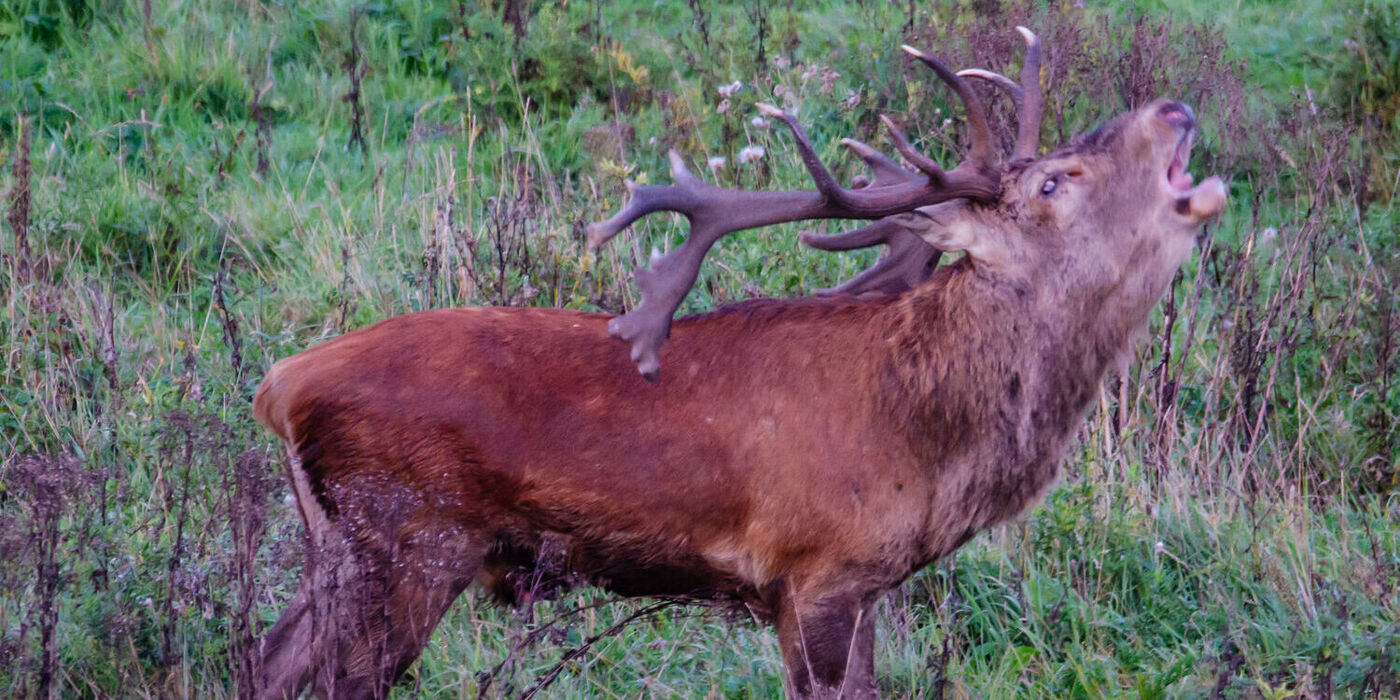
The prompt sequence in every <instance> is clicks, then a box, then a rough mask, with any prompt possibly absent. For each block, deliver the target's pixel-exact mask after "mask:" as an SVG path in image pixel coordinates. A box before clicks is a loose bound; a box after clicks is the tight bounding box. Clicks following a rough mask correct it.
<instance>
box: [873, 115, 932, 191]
mask: <svg viewBox="0 0 1400 700" xmlns="http://www.w3.org/2000/svg"><path fill="white" fill-rule="evenodd" d="M880 121H881V122H884V124H885V129H886V130H887V131H889V132H890V140H891V141H893V142H894V149H895V150H896V151H899V154H900V155H902V156H904V159H905V160H907V161H909V162H910V163H911V164H913V166H914V167H916V168H918V169H919V171H920V172H922V173H924V174H925V175H928V178H929V180H931V181H932V182H933V183H934V184H937V185H943V184H946V183H947V181H948V174H947V173H946V172H944V171H943V168H942V167H941V166H940V165H938V163H935V162H934V160H933V159H932V158H929V157H928V156H926V155H924V154H922V153H920V152H919V151H918V149H916V148H914V146H913V145H912V144H910V143H909V139H908V138H906V137H905V136H904V131H903V130H901V129H900V128H899V127H897V126H895V125H894V122H893V121H890V118H889V117H887V116H885V115H883V114H881V115H880Z"/></svg>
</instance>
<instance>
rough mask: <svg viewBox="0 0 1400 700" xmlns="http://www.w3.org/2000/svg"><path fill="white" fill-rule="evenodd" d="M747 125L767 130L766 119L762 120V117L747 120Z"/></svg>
mask: <svg viewBox="0 0 1400 700" xmlns="http://www.w3.org/2000/svg"><path fill="white" fill-rule="evenodd" d="M749 123H750V124H753V126H754V128H755V129H767V128H768V120H767V119H764V118H763V117H754V118H753V119H750V120H749Z"/></svg>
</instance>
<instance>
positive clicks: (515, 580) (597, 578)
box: [476, 531, 771, 618]
mask: <svg viewBox="0 0 1400 700" xmlns="http://www.w3.org/2000/svg"><path fill="white" fill-rule="evenodd" d="M627 540H628V538H625V537H621V536H618V535H617V534H615V533H614V535H613V536H612V537H610V538H607V539H605V540H599V539H585V538H582V537H578V536H574V535H568V534H564V533H560V532H553V531H548V532H538V533H527V532H512V533H508V534H505V535H503V536H501V538H500V540H499V541H498V542H497V544H496V546H495V547H493V548H492V550H491V554H490V555H489V556H488V557H487V560H486V564H485V566H483V567H482V570H481V572H480V573H479V574H478V575H477V577H476V583H477V584H478V585H480V586H481V587H482V588H484V589H485V590H487V591H489V592H490V593H491V594H492V595H493V596H494V597H495V598H496V599H497V600H498V601H500V602H502V603H505V604H507V605H526V604H529V603H531V602H533V601H537V600H544V599H549V598H552V597H555V596H556V595H558V594H560V593H562V592H564V591H567V590H570V589H573V588H575V587H578V586H585V585H588V586H597V587H599V588H602V589H605V590H608V591H611V592H613V593H617V594H619V595H623V596H653V597H668V598H678V599H682V600H685V601H688V602H693V603H698V604H705V605H721V606H740V605H742V606H744V607H745V608H747V609H748V610H749V611H750V612H752V613H753V614H755V615H757V616H759V617H760V618H764V617H766V615H767V611H768V610H770V609H771V601H770V600H769V598H770V597H771V596H769V595H766V594H765V592H764V591H762V590H760V589H759V588H758V587H756V586H754V585H753V584H752V583H750V582H748V581H745V580H743V579H742V577H739V576H736V575H735V574H734V573H733V572H732V571H729V570H726V569H724V568H722V567H716V566H713V565H712V564H711V562H709V561H707V560H706V558H705V557H704V556H703V555H702V554H701V553H700V552H698V551H696V550H694V549H693V548H691V547H688V546H686V545H685V544H684V543H672V545H671V546H669V547H665V546H659V544H658V543H657V542H654V541H641V540H633V541H627Z"/></svg>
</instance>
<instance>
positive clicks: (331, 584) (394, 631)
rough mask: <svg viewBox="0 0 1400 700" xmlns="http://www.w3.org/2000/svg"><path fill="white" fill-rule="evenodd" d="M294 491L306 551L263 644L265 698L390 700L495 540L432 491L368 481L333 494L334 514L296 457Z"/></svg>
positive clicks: (335, 487)
mask: <svg viewBox="0 0 1400 700" xmlns="http://www.w3.org/2000/svg"><path fill="white" fill-rule="evenodd" d="M291 471H292V486H293V489H294V491H295V492H296V495H297V498H298V503H299V505H300V507H301V510H302V515H303V518H304V519H305V521H306V525H307V531H308V535H309V536H308V543H307V546H308V552H307V559H306V567H305V570H304V571H303V574H302V581H301V586H300V588H299V590H298V591H297V595H296V597H295V598H294V599H293V600H292V603H291V604H290V605H289V606H288V607H287V609H286V611H285V612H283V614H282V617H281V618H280V619H279V620H278V621H277V624H276V625H275V626H274V627H273V628H272V630H271V631H269V632H268V634H267V636H266V637H264V639H263V643H262V652H263V658H262V675H261V677H262V687H261V688H260V689H259V696H260V697H262V698H264V699H266V700H272V699H274V698H278V699H280V698H289V697H298V696H299V695H300V694H301V691H302V690H303V689H304V688H305V687H306V685H307V684H308V683H313V682H314V686H313V694H314V695H315V696H317V697H321V698H337V699H339V698H382V697H385V696H387V695H388V692H389V688H390V687H391V686H392V685H393V683H394V681H395V680H397V679H398V678H399V676H401V675H402V674H403V672H404V671H406V670H407V669H408V667H409V666H410V665H412V663H413V661H414V660H416V659H417V658H418V655H419V654H420V653H421V652H422V650H423V647H424V646H425V645H426V644H427V642H428V639H429V637H430V636H431V635H432V632H433V628H435V627H436V626H437V623H438V621H439V620H441V618H442V615H443V613H445V612H446V611H447V608H448V607H450V606H451V605H452V602H453V601H454V600H455V599H456V598H457V596H458V595H459V594H460V593H461V592H462V590H463V589H464V588H466V586H467V584H468V583H469V582H470V581H471V580H472V578H473V577H474V576H475V575H476V573H477V570H478V569H480V567H481V565H482V562H483V561H484V559H485V556H486V551H487V549H488V547H489V542H488V541H487V539H486V537H485V536H484V535H482V534H481V533H478V532H475V531H472V530H470V529H468V528H465V527H462V526H460V525H459V524H457V523H456V522H454V521H453V520H452V519H451V517H450V516H448V515H447V514H446V512H447V511H448V510H449V508H447V507H446V506H448V505H455V504H442V503H436V502H434V500H433V497H432V496H430V495H424V494H422V493H419V492H416V491H413V490H410V489H408V488H405V487H398V488H392V487H389V486H388V485H387V483H386V482H385V481H383V480H378V479H374V477H372V476H371V477H370V479H371V481H370V483H349V484H345V483H342V484H334V485H330V486H329V487H328V488H327V493H328V498H329V501H330V502H332V503H334V504H335V505H336V515H335V517H334V518H331V517H330V516H329V514H328V513H327V512H326V511H325V510H324V509H323V508H321V506H320V505H319V501H318V500H317V499H315V498H313V497H311V495H310V489H309V488H307V485H306V483H305V479H304V476H305V475H304V473H303V472H302V471H301V470H300V464H299V462H298V461H297V460H296V458H295V455H294V456H293V459H292V462H291Z"/></svg>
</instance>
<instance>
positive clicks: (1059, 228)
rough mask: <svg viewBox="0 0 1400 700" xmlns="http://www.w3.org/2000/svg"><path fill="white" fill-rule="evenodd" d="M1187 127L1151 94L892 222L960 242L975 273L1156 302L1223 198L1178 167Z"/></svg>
mask: <svg viewBox="0 0 1400 700" xmlns="http://www.w3.org/2000/svg"><path fill="white" fill-rule="evenodd" d="M1195 135H1196V120H1195V116H1194V114H1193V113H1192V111H1191V108H1190V107H1188V106H1186V105H1184V104H1182V103H1180V102H1175V101H1171V100H1157V101H1155V102H1153V103H1151V104H1149V105H1146V106H1144V107H1142V108H1139V109H1137V110H1134V111H1132V112H1129V113H1127V114H1123V115H1121V116H1119V117H1118V118H1116V119H1113V120H1112V121H1110V122H1108V123H1107V124H1104V125H1103V126H1102V127H1100V128H1099V129H1097V130H1095V131H1093V132H1091V133H1089V134H1087V135H1085V136H1083V137H1080V138H1078V139H1076V140H1074V141H1073V142H1071V143H1069V144H1066V145H1065V146H1063V147H1061V148H1059V149H1057V150H1055V151H1053V152H1051V153H1049V154H1046V155H1044V156H1042V157H1039V158H1030V157H1027V158H1021V159H1016V160H1012V161H1009V162H1007V163H1005V164H1003V167H1002V170H1001V173H1000V181H999V188H998V189H999V193H998V195H997V197H996V198H995V199H993V200H990V201H977V200H972V199H957V200H952V201H948V202H944V203H941V204H936V205H931V206H926V207H921V208H918V209H915V210H914V211H913V212H912V214H911V215H904V216H902V217H900V218H898V219H897V221H898V222H899V223H900V225H901V226H902V227H903V228H904V229H905V230H906V231H907V232H908V233H909V234H912V235H915V236H918V237H919V238H920V239H921V240H923V241H924V242H926V243H928V244H929V245H931V246H933V247H934V248H937V249H939V250H942V251H965V252H966V253H967V255H968V256H969V257H970V258H971V259H972V266H973V268H974V269H975V270H978V271H980V272H983V273H985V274H990V275H1004V276H1009V277H1016V278H1036V277H1041V278H1044V277H1050V278H1052V279H1050V280H1047V281H1048V282H1050V283H1053V284H1055V285H1057V286H1060V287H1064V288H1065V289H1064V291H1066V292H1072V291H1073V288H1074V287H1076V286H1082V287H1083V288H1084V289H1083V290H1082V291H1084V292H1086V293H1091V294H1100V293H1102V292H1103V291H1105V290H1106V289H1112V290H1113V291H1119V292H1122V293H1121V294H1120V295H1119V296H1118V300H1119V301H1121V302H1123V303H1128V304H1133V303H1141V299H1140V298H1139V297H1143V298H1146V297H1150V298H1151V301H1155V299H1156V297H1157V295H1159V294H1160V292H1161V288H1162V285H1163V284H1165V282H1166V280H1167V279H1168V278H1170V276H1171V274H1172V273H1173V272H1174V271H1175V270H1176V268H1177V267H1178V266H1179V265H1180V264H1181V263H1182V262H1183V261H1184V260H1185V259H1186V257H1187V256H1188V255H1189V254H1190V250H1191V247H1192V244H1193V243H1194V241H1195V234H1196V232H1197V231H1198V230H1199V229H1200V225H1201V223H1202V222H1203V221H1204V220H1205V219H1207V218H1209V217H1212V216H1214V215H1215V214H1217V213H1219V211H1220V210H1221V208H1222V207H1223V206H1224V202H1225V188H1224V185H1223V183H1222V182H1221V181H1220V179H1219V178H1216V177H1211V178H1208V179H1206V180H1205V181H1204V182H1202V183H1201V184H1199V185H1196V184H1195V183H1194V178H1193V177H1192V175H1191V174H1190V173H1189V172H1188V171H1187V167H1188V165H1189V163H1190V155H1191V146H1192V143H1193V141H1194V139H1195ZM1129 283H1130V284H1132V285H1134V287H1135V288H1133V289H1119V287H1120V286H1121V285H1124V284H1129ZM1134 292H1136V293H1134ZM1148 303H1150V301H1149V302H1148Z"/></svg>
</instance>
